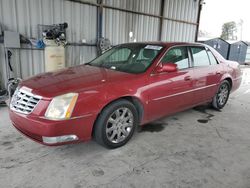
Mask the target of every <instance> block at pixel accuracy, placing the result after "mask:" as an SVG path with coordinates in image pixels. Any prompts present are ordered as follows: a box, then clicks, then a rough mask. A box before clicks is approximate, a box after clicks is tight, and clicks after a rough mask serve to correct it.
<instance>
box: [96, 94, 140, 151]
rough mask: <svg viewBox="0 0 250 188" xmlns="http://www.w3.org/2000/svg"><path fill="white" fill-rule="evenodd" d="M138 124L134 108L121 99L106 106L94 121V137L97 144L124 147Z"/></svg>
mask: <svg viewBox="0 0 250 188" xmlns="http://www.w3.org/2000/svg"><path fill="white" fill-rule="evenodd" d="M138 124H139V119H138V113H137V110H136V108H135V106H134V105H133V104H132V103H131V102H129V101H128V100H125V99H121V100H118V101H115V102H113V103H111V104H109V105H108V106H106V107H105V108H104V109H103V110H102V112H101V114H100V115H99V117H98V118H97V120H96V123H95V127H94V137H95V140H96V142H97V143H99V144H101V145H103V146H105V147H108V148H117V147H121V146H123V145H125V144H126V143H127V142H128V141H129V140H130V138H131V137H132V136H133V133H134V131H135V129H136V127H137V125H138Z"/></svg>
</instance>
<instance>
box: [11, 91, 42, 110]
mask: <svg viewBox="0 0 250 188" xmlns="http://www.w3.org/2000/svg"><path fill="white" fill-rule="evenodd" d="M40 99H41V97H40V96H37V95H34V94H32V93H30V92H28V91H25V90H22V89H16V91H15V93H14V95H13V96H12V99H11V103H10V109H11V110H14V111H16V112H20V113H23V114H30V113H31V112H32V111H33V110H34V108H35V107H36V105H37V104H38V102H39V101H40Z"/></svg>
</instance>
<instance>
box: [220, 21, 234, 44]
mask: <svg viewBox="0 0 250 188" xmlns="http://www.w3.org/2000/svg"><path fill="white" fill-rule="evenodd" d="M236 31H237V27H236V23H235V22H234V21H232V22H227V23H224V24H223V25H222V33H221V36H220V37H221V38H222V39H224V40H236V39H237V36H236Z"/></svg>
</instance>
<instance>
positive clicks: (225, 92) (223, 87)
mask: <svg viewBox="0 0 250 188" xmlns="http://www.w3.org/2000/svg"><path fill="white" fill-rule="evenodd" d="M229 94H230V84H229V82H228V81H227V80H224V81H223V82H222V83H221V84H220V86H219V90H218V92H217V93H216V95H215V96H214V98H213V101H212V106H213V107H214V108H215V109H218V110H219V109H222V108H223V107H224V106H225V105H226V103H227V100H228V98H229Z"/></svg>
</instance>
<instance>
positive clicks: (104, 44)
mask: <svg viewBox="0 0 250 188" xmlns="http://www.w3.org/2000/svg"><path fill="white" fill-rule="evenodd" d="M110 48H111V43H110V40H109V39H107V38H100V39H99V40H98V43H97V49H98V54H99V55H101V54H102V53H104V52H105V51H107V50H109V49H110Z"/></svg>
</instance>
